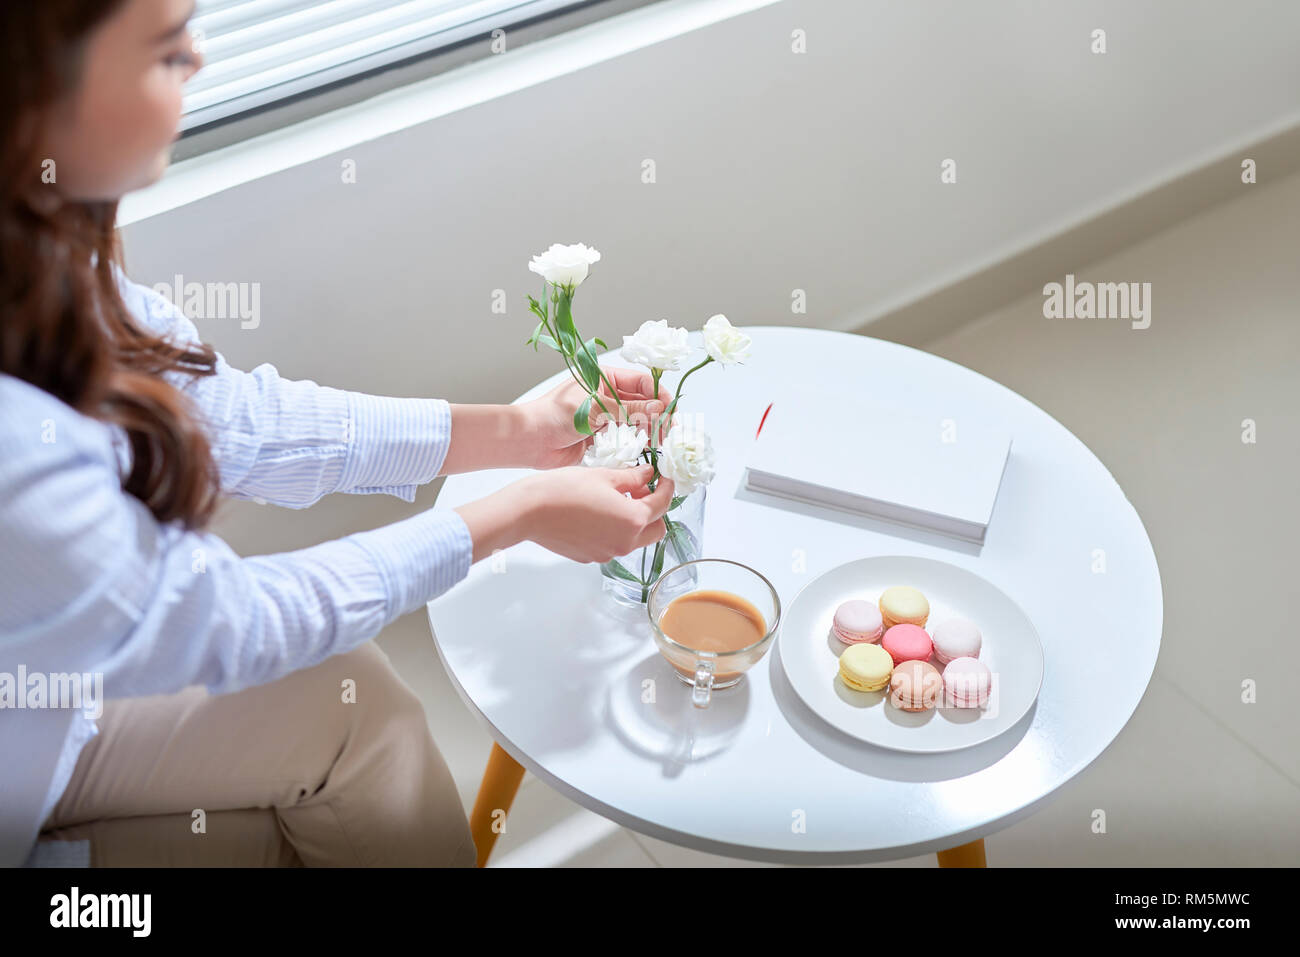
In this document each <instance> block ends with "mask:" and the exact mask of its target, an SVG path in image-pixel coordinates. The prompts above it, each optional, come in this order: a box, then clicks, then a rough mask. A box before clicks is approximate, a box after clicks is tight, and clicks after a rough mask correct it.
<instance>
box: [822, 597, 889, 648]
mask: <svg viewBox="0 0 1300 957" xmlns="http://www.w3.org/2000/svg"><path fill="white" fill-rule="evenodd" d="M831 630H832V631H834V632H835V637H836V638H838V639H839V640H840V641H842V642H844V644H846V645H855V644H857V643H858V642H861V641H879V640H880V636H881V635H883V634H884V633H885V630H884V628H883V627H882V623H881V619H880V609H879V608H877V607H876V606H875V603H874V602H869V601H864V600H862V599H860V598H854V599H851V600H850V601H846V602H842V603H841V604H840V606H839V607H838V608H836V609H835V621H834V622H833V623H832V624H831Z"/></svg>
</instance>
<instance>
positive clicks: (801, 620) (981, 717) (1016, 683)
mask: <svg viewBox="0 0 1300 957" xmlns="http://www.w3.org/2000/svg"><path fill="white" fill-rule="evenodd" d="M891 585H911V586H912V587H913V588H919V589H920V590H921V591H922V592H923V593H924V594H925V597H926V598H928V599H929V600H930V618H929V620H928V621H927V622H926V625H925V630H926V631H927V632H931V633H933V630H934V626H935V625H938V624H939V623H941V622H942V621H943V620H944V619H945V618H950V617H956V616H960V617H963V618H969V619H970V620H971V621H973V622H975V624H976V625H977V626H978V627H979V630H980V633H981V635H982V636H983V639H984V641H983V647H982V648H981V649H980V655H979V657H980V660H981V661H983V662H984V663H985V664H986V665H988V666H989V670H990V671H991V672H992V673H993V684H992V690H991V693H990V696H989V702H988V705H987V707H985V708H950V707H946V706H944V705H943V702H942V699H940V707H938V708H933V709H931V710H929V711H922V712H919V713H918V712H908V711H903V710H902V709H901V708H895V707H894V706H893V705H891V704H890V703H889V701H888V689H886V690H885V691H875V692H863V691H854V690H852V689H851V688H849V687H847V686H846V685H845V684H844V682H843V681H841V680H840V679H839V677H838V673H839V656H840V652H841V651H843V650H844V649H845V648H847V647H848V646H847V645H845V644H843V643H841V642H840V640H839V639H838V638H836V637H835V634H834V633H833V632H832V631H831V622H832V620H833V619H834V617H835V609H836V608H837V607H838V606H839V604H840V602H843V601H848V600H849V599H850V598H865V599H867V600H868V601H872V602H874V601H878V600H879V598H880V594H881V592H883V591H884V590H885V589H886V588H888V587H890V586H891ZM777 641H778V642H779V643H780V648H781V664H782V665H783V666H784V667H785V673H786V675H787V676H788V677H789V679H790V684H791V685H792V686H793V687H794V690H795V692H796V693H797V694H798V695H799V697H800V698H802V699H803V700H804V702H805V703H806V704H807V705H808V707H810V708H812V710H813V711H815V712H817V714H819V715H821V717H822V718H824V719H825V720H826V721H827V722H829V723H830V724H832V725H834V726H835V727H837V728H839V729H840V730H841V731H844V732H845V733H847V734H850V735H852V736H853V737H855V738H859V739H861V740H863V741H869V742H871V743H872V744H875V745H879V746H880V747H882V748H890V749H891V750H894V751H914V752H918V753H934V752H940V751H955V750H957V749H959V748H968V747H971V746H972V745H976V744H980V743H981V742H984V741H988V740H989V739H990V738H994V737H997V736H998V735H999V734H1001V733H1002V732H1004V731H1006V730H1007V729H1008V728H1010V727H1012V726H1013V725H1014V724H1015V723H1016V722H1017V721H1019V720H1020V719H1021V718H1022V717H1024V715H1025V712H1027V711H1028V710H1029V709H1030V708H1031V707H1032V706H1033V704H1034V701H1035V699H1036V698H1037V697H1038V689H1039V688H1040V687H1041V686H1042V683H1043V645H1042V642H1040V641H1039V640H1038V632H1037V631H1035V630H1034V626H1033V624H1032V623H1031V622H1030V621H1029V618H1028V617H1027V616H1026V615H1025V613H1024V612H1023V611H1022V610H1021V609H1020V606H1019V605H1017V604H1016V603H1015V602H1014V601H1012V600H1011V599H1010V598H1008V597H1007V596H1006V595H1005V594H1004V593H1003V592H1002V591H1000V590H999V589H998V588H996V587H994V586H993V585H991V584H989V582H987V581H985V580H984V579H983V578H981V577H980V576H978V575H976V574H975V573H974V572H970V571H967V570H966V569H964V568H958V567H957V566H956V565H949V564H948V563H947V562H941V561H936V560H935V559H931V558H918V557H916V556H910V555H881V556H874V557H871V558H860V559H858V560H857V561H852V562H847V563H846V564H843V565H840V566H839V567H838V568H833V569H831V570H830V571H828V572H826V573H825V574H824V575H821V576H820V577H818V578H816V579H814V580H813V581H810V582H809V583H808V584H807V585H805V586H804V587H803V589H802V590H801V591H800V592H799V594H798V595H796V596H795V599H794V602H793V603H791V605H790V608H789V610H788V611H787V612H786V613H785V615H784V616H783V620H782V622H781V633H780V635H779V637H778V638H777ZM931 663H932V664H934V661H933V659H931ZM935 667H939V666H938V665H937V664H936V665H935ZM939 670H940V671H942V670H943V669H942V668H939Z"/></svg>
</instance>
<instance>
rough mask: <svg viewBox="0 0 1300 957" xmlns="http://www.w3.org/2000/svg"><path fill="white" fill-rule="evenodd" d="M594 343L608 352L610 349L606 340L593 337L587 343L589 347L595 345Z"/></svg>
mask: <svg viewBox="0 0 1300 957" xmlns="http://www.w3.org/2000/svg"><path fill="white" fill-rule="evenodd" d="M593 342H594V343H596V345H598V346H600V347H601V348H602V349H606V350H608V349H609V346H607V345H605V340H604V339H597V338H595V337H594V336H593V337H592V338H590V339H588V340H587V343H588V345H589V346H590V344H591V343H593Z"/></svg>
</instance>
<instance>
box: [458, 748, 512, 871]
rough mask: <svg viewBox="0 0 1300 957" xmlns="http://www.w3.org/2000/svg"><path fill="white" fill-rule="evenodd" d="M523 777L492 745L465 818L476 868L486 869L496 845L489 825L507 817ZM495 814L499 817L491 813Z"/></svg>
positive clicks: (509, 758) (506, 755) (508, 756)
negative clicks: (476, 794)
mask: <svg viewBox="0 0 1300 957" xmlns="http://www.w3.org/2000/svg"><path fill="white" fill-rule="evenodd" d="M523 777H524V766H523V765H522V764H520V763H519V762H518V761H516V760H515V759H514V758H512V757H511V756H510V755H509V754H507V753H506V751H505V749H504V748H502V747H501V745H499V744H497V743H496V742H495V741H493V742H492V753H491V754H489V755H488V762H487V768H486V769H485V770H484V771H483V780H482V781H481V782H479V786H478V797H476V798H475V799H474V812H473V813H472V814H470V816H469V831H470V834H471V835H472V836H473V838H474V846H475V848H477V849H478V866H479V867H486V866H487V859H488V855H489V854H491V853H492V847H493V845H494V844H496V842H497V833H498V832H497V831H495V830H493V829H492V824H493V822H494V821H496V820H497V819H499V818H501V819H504V818H505V817H507V816H508V815H509V814H510V805H511V804H513V803H514V800H515V795H516V794H517V793H518V792H519V782H520V781H522V780H523ZM498 811H499V812H500V813H499V814H496V813H494V812H498Z"/></svg>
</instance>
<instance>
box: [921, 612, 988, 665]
mask: <svg viewBox="0 0 1300 957" xmlns="http://www.w3.org/2000/svg"><path fill="white" fill-rule="evenodd" d="M931 640H932V641H933V642H934V660H935V661H936V662H938V663H939V666H940V667H943V666H944V665H946V664H947V663H948V662H950V661H952V660H953V659H954V658H978V657H979V656H980V645H981V643H982V641H983V639H982V638H981V636H980V630H979V629H978V628H976V627H975V622H973V621H971V620H970V619H968V618H949V619H948V620H946V621H944V622H942V623H940V624H938V625H936V626H935V629H934V635H933V636H932V638H931Z"/></svg>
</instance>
